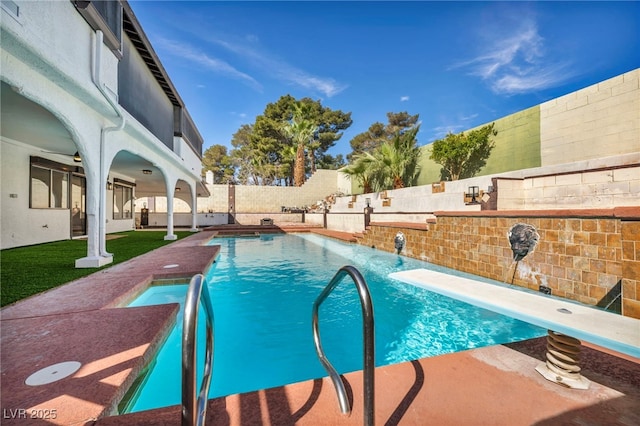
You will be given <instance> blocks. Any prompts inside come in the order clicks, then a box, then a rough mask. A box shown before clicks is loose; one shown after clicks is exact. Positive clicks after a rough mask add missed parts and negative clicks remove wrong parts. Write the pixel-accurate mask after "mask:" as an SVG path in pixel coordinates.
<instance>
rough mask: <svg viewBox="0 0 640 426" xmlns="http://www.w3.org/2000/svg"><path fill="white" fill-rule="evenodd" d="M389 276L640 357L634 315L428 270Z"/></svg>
mask: <svg viewBox="0 0 640 426" xmlns="http://www.w3.org/2000/svg"><path fill="white" fill-rule="evenodd" d="M389 277H390V278H393V279H396V280H398V281H402V282H405V283H408V284H412V285H415V286H417V287H422V288H424V289H427V290H429V291H433V292H434V293H439V294H442V295H444V296H447V297H450V298H452V299H457V300H461V301H463V302H466V303H469V304H471V305H475V306H479V307H481V308H484V309H488V310H490V311H493V312H497V313H499V314H503V315H507V316H510V317H512V318H516V319H519V320H521V321H525V322H528V323H530V324H533V325H537V326H539V327H543V328H546V329H548V330H553V331H555V332H558V333H562V334H565V335H567V336H571V337H575V338H576V339H581V340H584V341H587V342H591V343H593V344H595V345H599V346H602V347H606V348H609V349H612V350H614V351H618V352H620V353H624V354H627V355H631V356H633V357H636V358H640V320H637V319H634V318H630V317H623V316H621V315H617V314H614V313H611V312H605V311H601V310H598V309H594V308H591V307H588V306H582V305H579V304H576V303H570V302H565V301H562V300H559V299H557V298H552V297H550V296H546V295H543V294H539V295H538V294H535V293H528V292H524V291H518V290H516V289H515V288H514V289H510V288H507V287H502V286H499V285H493V284H488V283H484V282H481V281H476V280H472V279H469V278H463V277H457V276H454V275H448V274H444V273H441V272H436V271H430V270H427V269H413V270H409V271H401V272H394V273H391V274H389ZM569 312H570V313H569Z"/></svg>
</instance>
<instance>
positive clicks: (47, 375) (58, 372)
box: [24, 361, 82, 386]
mask: <svg viewBox="0 0 640 426" xmlns="http://www.w3.org/2000/svg"><path fill="white" fill-rule="evenodd" d="M81 365H82V364H80V363H79V362H78V361H65V362H60V363H58V364H53V365H50V366H48V367H45V368H43V369H42V370H38V371H36V372H35V373H33V374H32V375H30V376H29V377H27V380H25V381H24V382H25V383H26V384H27V385H29V386H40V385H48V384H49V383H53V382H57V381H58V380H62V379H64V378H65V377H69V376H70V375H72V374H73V373H75V372H76V371H78V369H80V366H81Z"/></svg>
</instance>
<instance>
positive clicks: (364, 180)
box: [340, 152, 375, 194]
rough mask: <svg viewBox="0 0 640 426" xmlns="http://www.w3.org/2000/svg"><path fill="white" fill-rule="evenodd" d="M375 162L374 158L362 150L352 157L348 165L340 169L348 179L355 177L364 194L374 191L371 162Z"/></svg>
mask: <svg viewBox="0 0 640 426" xmlns="http://www.w3.org/2000/svg"><path fill="white" fill-rule="evenodd" d="M374 162H375V158H374V157H373V156H372V155H371V154H369V153H368V152H362V153H360V154H357V155H355V156H354V157H353V161H352V162H351V164H349V165H348V166H346V167H344V168H342V169H340V171H341V172H343V173H344V174H346V175H347V177H348V178H349V179H351V178H355V179H357V181H358V183H359V184H360V186H362V188H363V191H364V193H365V194H369V193H371V192H373V191H374V188H373V185H372V183H373V181H375V179H374V178H373V173H374V171H375V170H374V168H373V166H372V164H373V163H374Z"/></svg>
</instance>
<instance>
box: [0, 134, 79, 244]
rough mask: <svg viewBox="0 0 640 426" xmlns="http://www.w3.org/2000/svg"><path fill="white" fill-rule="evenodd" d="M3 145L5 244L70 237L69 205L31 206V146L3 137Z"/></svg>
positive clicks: (1, 226)
mask: <svg viewBox="0 0 640 426" xmlns="http://www.w3.org/2000/svg"><path fill="white" fill-rule="evenodd" d="M0 149H1V150H0V167H1V169H0V190H1V191H2V192H1V193H2V202H1V203H0V215H1V216H0V244H1V248H3V249H4V248H8V247H15V246H17V245H31V244H38V243H40V242H42V241H43V240H44V241H47V240H48V241H55V240H64V239H67V238H69V226H70V225H69V223H70V216H69V209H31V208H29V170H30V161H29V155H30V153H31V150H30V149H29V148H28V146H25V145H23V144H22V143H20V142H17V141H9V140H7V139H3V140H2V142H1V143H0Z"/></svg>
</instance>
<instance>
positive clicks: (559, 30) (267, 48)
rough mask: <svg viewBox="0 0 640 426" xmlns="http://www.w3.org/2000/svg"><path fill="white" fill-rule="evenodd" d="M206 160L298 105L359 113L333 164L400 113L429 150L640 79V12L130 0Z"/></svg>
mask: <svg viewBox="0 0 640 426" xmlns="http://www.w3.org/2000/svg"><path fill="white" fill-rule="evenodd" d="M130 4H131V7H132V8H133V10H134V12H135V13H136V16H137V18H138V20H139V21H140V22H141V24H142V27H143V29H144V31H145V33H146V34H147V37H148V38H149V39H150V41H151V44H152V45H153V48H154V49H155V51H156V53H157V54H158V56H159V57H160V59H161V61H162V63H163V65H164V67H165V69H166V70H167V72H168V73H169V76H170V78H171V80H172V82H173V83H174V85H175V86H176V88H177V89H178V91H179V93H180V96H181V97H182V99H183V100H184V101H185V103H186V105H187V109H188V110H189V113H190V114H191V116H192V117H193V119H194V121H195V122H196V125H197V126H198V129H199V130H200V133H201V134H202V136H203V137H204V141H205V145H204V149H206V148H208V147H209V146H211V145H214V144H221V145H226V146H228V147H229V149H231V144H230V142H231V138H232V135H233V134H234V133H235V132H236V131H237V130H238V129H239V128H240V126H241V125H242V124H251V123H253V122H254V121H255V118H256V116H257V115H260V114H262V112H263V111H264V108H265V106H266V105H267V104H268V103H271V102H275V101H277V100H278V99H279V98H280V97H281V96H283V95H286V94H290V95H292V96H293V97H295V98H297V99H300V98H303V97H310V98H312V99H316V100H317V99H319V100H321V101H322V104H323V105H324V106H327V107H329V108H332V109H339V110H342V111H344V112H351V113H352V119H353V125H352V126H351V127H350V128H349V129H348V130H347V131H345V133H344V136H343V137H342V139H340V140H339V141H338V142H337V144H336V146H335V147H333V148H332V149H331V150H330V151H329V153H330V154H333V155H336V154H343V155H346V154H348V153H350V152H351V148H350V146H349V141H350V140H351V139H352V138H353V137H354V136H355V135H357V134H358V133H361V132H363V131H365V130H366V129H368V128H369V126H370V125H371V124H373V123H374V122H376V121H380V122H382V123H386V121H387V116H386V114H387V112H400V111H407V112H408V113H410V114H420V121H421V123H422V124H421V128H420V133H419V134H418V141H419V144H420V145H425V144H428V143H430V142H433V141H434V140H436V139H439V138H442V137H444V136H445V135H446V133H447V132H449V131H451V132H454V133H456V132H460V131H463V130H466V129H469V128H472V127H475V126H478V125H482V124H485V123H490V122H491V121H493V120H496V119H498V118H501V117H504V116H506V115H509V114H512V113H514V112H517V111H521V110H523V109H526V108H529V107H532V106H534V105H537V104H539V103H541V102H544V101H547V100H549V99H553V98H556V97H558V96H562V95H565V94H567V93H570V92H573V91H575V90H578V89H581V88H584V87H586V86H589V85H591V84H595V83H598V82H600V81H602V80H605V79H608V78H611V77H614V76H616V75H619V74H622V73H624V72H627V71H631V70H633V69H636V68H638V67H640V2H637V1H635V2H455V1H452V2H421V1H412V2H382V1H379V2H364V1H356V2H339V1H325V2H309V1H296V2H293V1H292V2H285V1H280V2H271V1H260V2H244V1H226V2H218V1H195V2H190V1H159V0H155V1H154V0H130Z"/></svg>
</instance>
